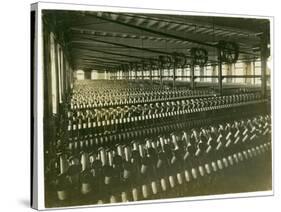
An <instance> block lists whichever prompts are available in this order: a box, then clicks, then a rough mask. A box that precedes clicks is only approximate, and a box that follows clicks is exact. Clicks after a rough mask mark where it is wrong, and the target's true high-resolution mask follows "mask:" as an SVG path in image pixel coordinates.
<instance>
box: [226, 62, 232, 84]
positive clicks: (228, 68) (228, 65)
mask: <svg viewBox="0 0 281 212" xmlns="http://www.w3.org/2000/svg"><path fill="white" fill-rule="evenodd" d="M231 75H232V64H227V76H231ZM226 82H227V83H232V78H227V79H226Z"/></svg>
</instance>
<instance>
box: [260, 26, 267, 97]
mask: <svg viewBox="0 0 281 212" xmlns="http://www.w3.org/2000/svg"><path fill="white" fill-rule="evenodd" d="M267 43H268V36H267V30H265V31H264V32H263V34H262V36H261V93H262V96H263V97H264V98H265V97H266V81H267V79H266V68H267V57H268V49H267Z"/></svg>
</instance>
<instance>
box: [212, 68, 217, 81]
mask: <svg viewBox="0 0 281 212" xmlns="http://www.w3.org/2000/svg"><path fill="white" fill-rule="evenodd" d="M212 76H216V65H212ZM215 82H216V78H215V77H213V78H212V83H215Z"/></svg>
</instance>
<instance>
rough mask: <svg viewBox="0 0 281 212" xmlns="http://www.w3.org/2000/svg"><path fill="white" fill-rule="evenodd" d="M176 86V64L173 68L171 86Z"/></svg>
mask: <svg viewBox="0 0 281 212" xmlns="http://www.w3.org/2000/svg"><path fill="white" fill-rule="evenodd" d="M175 86H176V65H174V68H173V88H175Z"/></svg>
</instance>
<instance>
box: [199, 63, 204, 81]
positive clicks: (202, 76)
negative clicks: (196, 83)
mask: <svg viewBox="0 0 281 212" xmlns="http://www.w3.org/2000/svg"><path fill="white" fill-rule="evenodd" d="M204 81H205V80H204V66H201V67H200V82H204Z"/></svg>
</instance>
